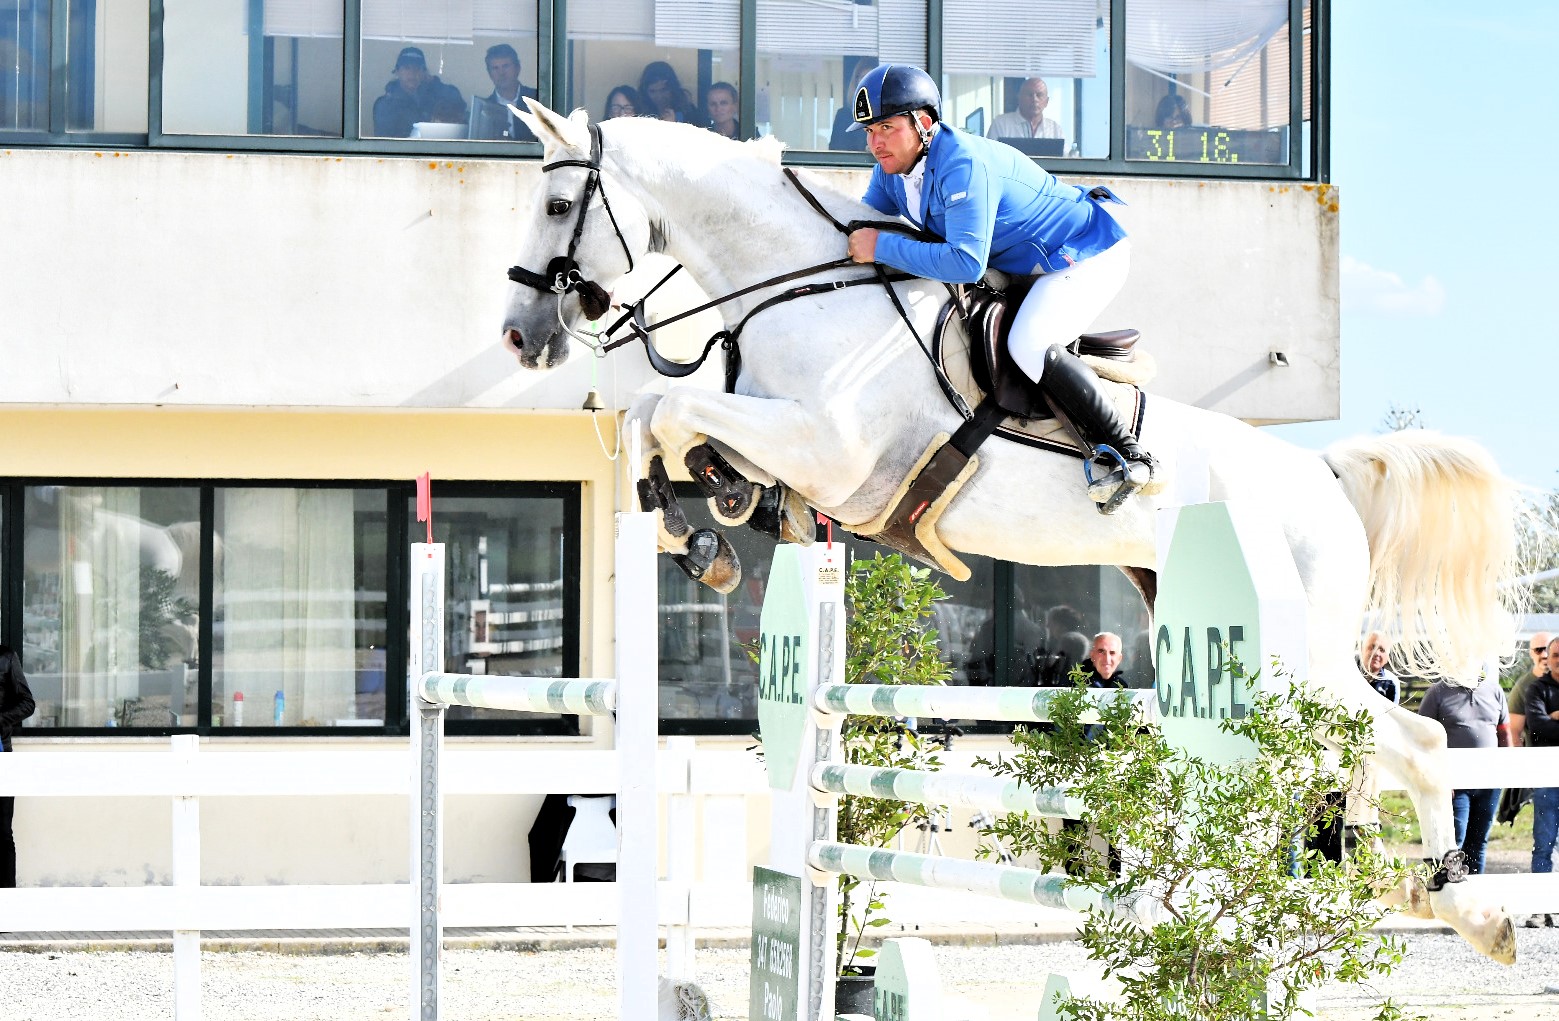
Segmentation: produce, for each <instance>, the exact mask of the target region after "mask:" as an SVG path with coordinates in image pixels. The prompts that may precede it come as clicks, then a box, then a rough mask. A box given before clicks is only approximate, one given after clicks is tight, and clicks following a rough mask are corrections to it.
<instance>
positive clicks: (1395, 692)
mask: <svg viewBox="0 0 1559 1021" xmlns="http://www.w3.org/2000/svg"><path fill="white" fill-rule="evenodd" d="M1390 661H1391V640H1390V639H1388V638H1387V637H1386V636H1385V635H1383V634H1381V633H1380V632H1379V631H1371V632H1370V633H1369V634H1368V635H1366V636H1365V638H1364V651H1363V652H1362V653H1361V654H1360V655H1359V667H1360V669H1361V670H1362V671H1363V672H1364V677H1365V679H1366V680H1368V681H1369V682H1370V687H1372V688H1374V689H1375V690H1376V691H1377V692H1379V693H1380V695H1381V697H1382V698H1389V699H1391V704H1392V705H1399V704H1401V702H1402V685H1401V683H1400V682H1399V681H1398V679H1397V675H1396V674H1394V673H1392V672H1391V671H1390V670H1388V669H1387V668H1386V664H1387V663H1389V662H1390Z"/></svg>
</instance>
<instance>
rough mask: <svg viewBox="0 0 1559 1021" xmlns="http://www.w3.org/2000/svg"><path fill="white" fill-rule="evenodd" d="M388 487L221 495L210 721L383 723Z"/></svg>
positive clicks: (227, 490) (223, 492)
mask: <svg viewBox="0 0 1559 1021" xmlns="http://www.w3.org/2000/svg"><path fill="white" fill-rule="evenodd" d="M385 526H386V520H385V494H384V491H383V490H382V489H380V490H352V489H324V488H321V489H289V488H282V487H274V488H237V487H234V488H220V489H218V490H217V491H216V511H215V528H216V536H215V555H214V558H213V567H214V591H215V596H214V600H213V604H214V605H213V614H214V624H213V643H212V679H211V692H212V724H213V725H217V726H230V727H289V726H301V727H323V726H335V727H345V726H358V725H363V724H367V725H375V726H377V725H382V724H383V723H384V716H385V685H384V681H385V654H384V649H385V642H386V639H387V637H388V634H389V626H388V600H387V594H386V589H385V582H386V568H387V564H386V556H385V553H386V550H385V537H386V527H385Z"/></svg>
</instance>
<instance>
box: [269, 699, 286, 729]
mask: <svg viewBox="0 0 1559 1021" xmlns="http://www.w3.org/2000/svg"><path fill="white" fill-rule="evenodd" d="M286 711H287V696H285V695H283V694H282V693H281V692H280V691H277V692H276V713H275V716H274V717H273V719H272V720H271V722H272V723H274V724H275V725H276V726H278V727H279V726H281V718H282V716H283V715H284V714H285V713H286Z"/></svg>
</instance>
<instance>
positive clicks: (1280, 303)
mask: <svg viewBox="0 0 1559 1021" xmlns="http://www.w3.org/2000/svg"><path fill="white" fill-rule="evenodd" d="M539 176H540V174H539V168H538V166H537V164H536V163H534V162H531V161H523V162H522V161H504V160H476V159H450V160H435V159H429V158H426V157H422V158H404V159H391V158H384V157H345V156H288V155H241V154H228V153H180V152H134V153H118V152H91V151H79V152H78V151H61V150H15V149H13V150H7V151H0V190H4V192H5V193H7V194H11V195H25V196H27V201H25V202H13V203H6V204H5V205H4V206H3V207H0V236H4V237H6V238H7V239H8V240H9V241H10V243H9V244H7V245H5V246H3V247H0V308H3V309H5V312H4V316H5V320H4V321H5V329H4V330H3V331H0V364H4V365H5V366H6V368H7V385H6V392H5V398H6V400H8V401H13V402H18V403H35V404H37V403H41V404H65V405H116V404H130V405H143V406H144V405H200V406H216V407H234V406H289V405H290V406H299V405H303V406H320V407H351V408H393V407H403V408H404V407H413V408H441V407H442V408H506V407H537V408H574V407H578V403H579V400H580V397H581V395H582V394H583V393H584V391H585V389H586V388H587V386H588V380H589V373H590V365H589V361H590V360H589V359H586V358H575V359H571V360H570V362H569V363H568V364H567V365H565V366H563V367H562V368H561V369H558V370H555V371H554V372H552V373H550V374H537V373H525V372H521V371H518V369H517V366H516V364H515V362H514V360H513V358H512V357H511V356H510V355H509V354H508V353H507V352H505V351H504V350H502V349H501V348H500V347H499V345H498V343H497V341H498V336H497V332H498V325H499V321H500V317H501V313H502V307H503V303H504V298H505V294H506V292H507V288H508V287H509V286H510V285H509V284H508V282H507V280H506V279H505V277H504V271H505V269H507V267H508V266H509V265H510V263H511V262H512V260H513V258H514V255H515V252H516V248H517V245H516V240H515V239H516V238H518V237H519V236H520V235H521V233H522V232H523V231H524V230H525V222H524V221H525V216H526V215H527V214H526V212H525V211H526V210H527V209H528V200H529V196H530V191H531V189H532V188H533V187H534V186H535V184H536V182H537V181H538V179H539ZM829 176H830V177H832V178H833V179H834V180H835V181H836V182H837V184H838V186H839V187H840V188H841V189H842V190H845V191H849V192H856V191H859V190H860V189H861V187H862V183H863V181H864V176H863V174H862V173H861V172H859V171H847V172H846V171H841V172H833V173H831V174H830V175H829ZM1112 183H1113V184H1114V185H1115V186H1116V187H1117V188H1118V190H1119V191H1120V193H1121V194H1122V195H1123V196H1124V197H1125V198H1126V199H1127V201H1128V202H1129V203H1130V205H1128V206H1126V207H1124V208H1122V209H1121V210H1120V216H1121V219H1122V220H1123V222H1124V223H1125V224H1126V225H1127V227H1128V228H1129V229H1130V230H1131V231H1132V234H1133V241H1134V245H1135V254H1134V256H1133V259H1134V263H1135V265H1134V268H1133V272H1132V276H1131V279H1130V281H1129V282H1128V284H1127V286H1126V290H1125V292H1124V293H1123V294H1122V296H1121V297H1120V299H1118V300H1117V302H1116V303H1115V305H1114V306H1113V307H1112V308H1111V309H1109V310H1108V311H1107V312H1106V315H1105V316H1104V317H1103V318H1102V319H1101V321H1100V325H1101V326H1112V327H1113V326H1123V325H1134V326H1137V327H1139V328H1141V329H1143V331H1144V332H1145V333H1146V334H1147V335H1148V338H1149V343H1150V344H1151V347H1152V349H1153V350H1154V351H1155V353H1156V355H1157V358H1158V362H1159V364H1160V367H1161V377H1160V381H1159V382H1158V384H1156V385H1155V386H1154V388H1153V389H1154V390H1156V391H1158V392H1161V393H1164V394H1167V395H1169V396H1172V397H1175V398H1177V399H1180V400H1187V401H1192V402H1195V403H1199V404H1203V405H1205V406H1208V407H1214V408H1217V409H1218V410H1221V411H1225V412H1228V413H1231V414H1236V415H1239V416H1242V417H1247V418H1253V419H1260V420H1287V419H1312V418H1325V417H1330V416H1335V414H1336V410H1337V392H1338V382H1337V338H1338V325H1337V323H1338V320H1337V285H1336V281H1337V211H1336V192H1335V190H1334V189H1329V188H1322V189H1316V188H1312V187H1299V186H1286V185H1274V184H1270V183H1265V182H1242V181H1226V182H1210V181H1174V180H1150V179H1134V180H1121V181H1115V182H1112ZM1272 349H1277V350H1282V351H1284V352H1285V353H1286V354H1287V356H1288V358H1289V361H1290V363H1291V367H1290V368H1287V369H1272V368H1270V367H1269V366H1268V364H1267V353H1268V351H1269V350H1272ZM605 373H606V376H607V378H608V381H609V382H610V379H611V377H612V375H613V374H614V373H615V374H617V375H618V376H619V378H620V379H619V381H620V384H621V385H620V389H621V391H622V392H623V393H626V392H628V391H629V390H631V388H632V386H633V385H634V384H635V383H636V381H637V380H638V379H639V378H640V377H641V376H642V375H643V373H644V367H643V358H642V355H638V354H627V355H619V356H615V357H614V358H613V359H612V364H610V365H609V366H608V368H607V369H606V370H605Z"/></svg>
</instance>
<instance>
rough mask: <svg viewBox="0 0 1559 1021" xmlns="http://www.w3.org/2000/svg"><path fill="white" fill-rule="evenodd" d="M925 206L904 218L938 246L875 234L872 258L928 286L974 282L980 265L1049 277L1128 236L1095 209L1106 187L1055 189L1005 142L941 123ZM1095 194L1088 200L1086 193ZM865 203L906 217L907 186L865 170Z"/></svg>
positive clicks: (1108, 197)
mask: <svg viewBox="0 0 1559 1021" xmlns="http://www.w3.org/2000/svg"><path fill="white" fill-rule="evenodd" d="M925 159H926V174H925V180H924V182H923V184H922V187H921V193H920V194H921V205H922V208H921V209H918V210H916V211H915V215H912V216H910V219H911V220H914V221H915V222H916V223H919V224H920V225H922V226H924V227H925V228H926V229H927V230H930V231H932V232H933V233H935V234H937V235H938V236H940V237H943V238H946V239H947V240H946V242H945V243H942V244H935V243H930V244H928V243H926V242H922V241H915V240H912V239H911V238H908V237H905V236H903V235H900V234H891V233H888V232H883V233H881V234H879V235H878V236H877V256H876V258H877V261H878V262H881V263H884V264H886V265H889V266H892V267H894V268H895V269H902V270H904V271H906V272H909V273H913V274H915V275H916V276H919V277H925V278H927V279H930V280H945V281H947V282H949V283H971V282H973V281H975V280H978V279H980V277H981V276H982V275H983V274H984V273H985V270H986V267H987V266H989V267H991V268H993V269H999V270H1002V271H1003V272H1006V273H1013V274H1018V275H1022V276H1026V275H1031V274H1036V273H1052V272H1055V271H1056V270H1063V269H1066V268H1067V267H1068V266H1070V265H1072V264H1074V263H1078V262H1081V261H1082V260H1084V259H1086V258H1088V257H1089V256H1090V255H1097V254H1099V253H1100V252H1102V251H1104V250H1105V249H1107V248H1109V247H1110V246H1111V245H1113V244H1115V243H1116V242H1117V241H1119V240H1121V239H1122V238H1124V237H1125V236H1126V232H1125V231H1124V230H1122V229H1121V226H1120V224H1118V223H1116V222H1115V218H1114V217H1113V216H1111V215H1110V214H1109V213H1107V212H1106V211H1105V210H1104V209H1103V207H1102V206H1101V205H1100V201H1107V202H1119V201H1120V200H1119V199H1117V198H1116V197H1115V196H1114V195H1113V194H1111V193H1110V191H1109V189H1107V188H1102V187H1101V188H1095V189H1093V191H1092V192H1091V193H1090V192H1085V191H1083V190H1082V189H1081V188H1077V187H1074V186H1072V185H1070V184H1062V183H1061V182H1060V181H1058V180H1056V179H1055V178H1054V177H1053V176H1051V175H1050V174H1049V173H1048V172H1047V171H1046V170H1045V169H1044V168H1043V167H1041V166H1040V165H1039V164H1037V163H1035V162H1034V161H1033V160H1031V159H1029V158H1028V157H1027V156H1025V155H1024V154H1023V153H1021V152H1019V151H1018V150H1017V149H1015V148H1013V147H1012V146H1010V145H1006V144H1005V143H1002V142H996V141H992V140H990V139H986V138H981V137H979V136H978V135H971V134H968V133H967V132H964V131H960V130H958V129H957V128H955V127H953V126H952V125H949V124H943V125H942V126H941V127H940V128H939V129H938V130H937V132H936V134H935V135H934V136H933V137H932V139H931V150H930V152H928V153H927V154H926V157H925ZM1091 194H1092V195H1098V196H1100V198H1093V197H1090V195H1091ZM865 201H866V204H867V205H869V206H871V207H872V208H874V209H877V210H880V211H881V212H884V213H892V214H894V215H896V216H906V215H909V209H908V204H907V202H906V200H905V197H904V179H903V178H902V177H901V176H899V175H897V174H885V173H883V171H882V167H880V166H878V167H874V168H873V169H872V179H871V184H870V185H868V186H867V189H866V195H865Z"/></svg>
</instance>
